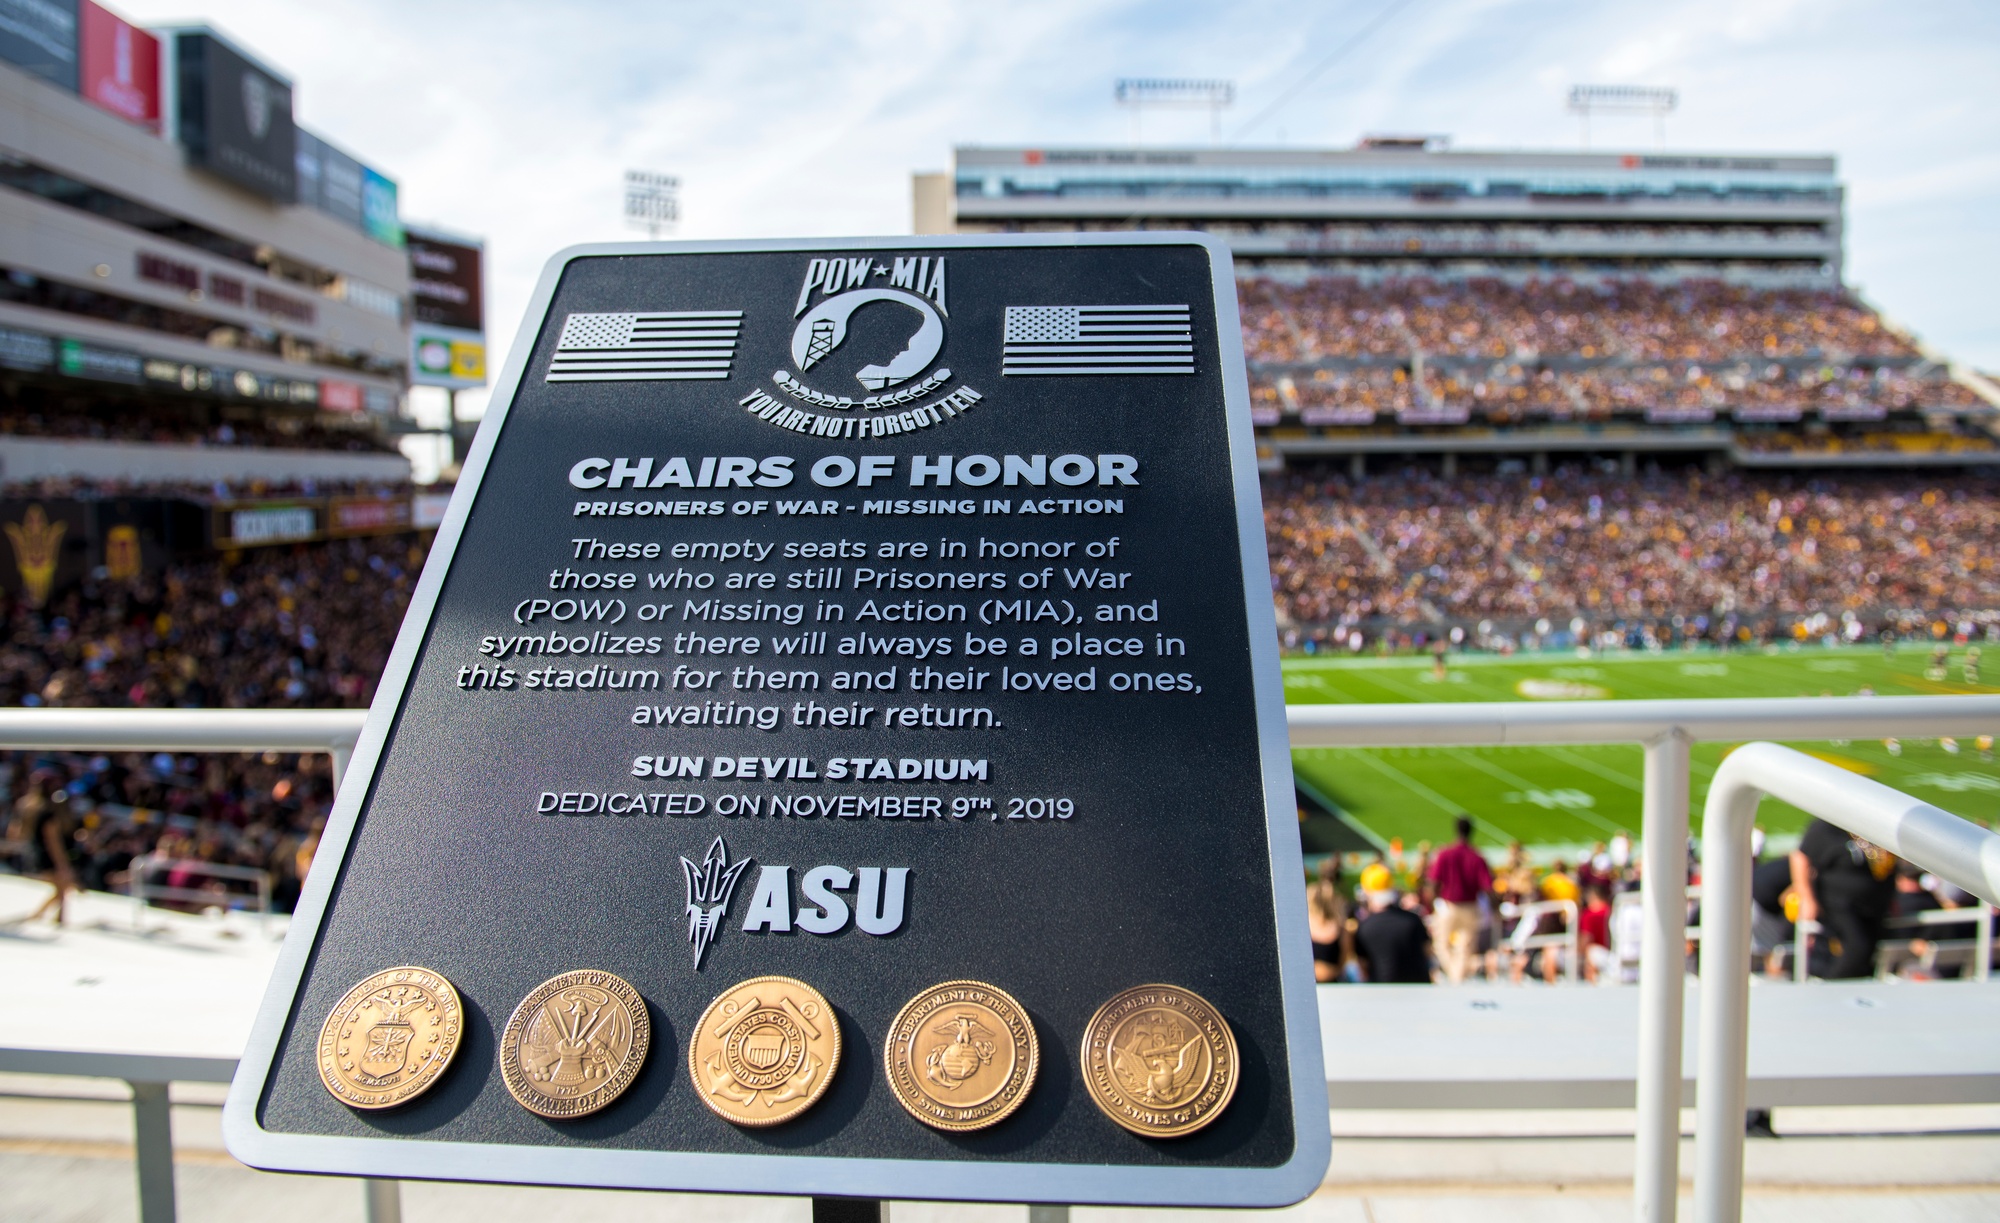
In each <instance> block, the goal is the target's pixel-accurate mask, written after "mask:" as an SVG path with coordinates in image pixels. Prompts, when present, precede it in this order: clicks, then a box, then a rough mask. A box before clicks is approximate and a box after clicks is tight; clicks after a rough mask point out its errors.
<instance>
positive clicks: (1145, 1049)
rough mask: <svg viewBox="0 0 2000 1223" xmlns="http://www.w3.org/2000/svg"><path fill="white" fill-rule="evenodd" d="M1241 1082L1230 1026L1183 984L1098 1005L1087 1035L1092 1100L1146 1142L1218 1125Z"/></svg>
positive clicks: (1140, 989)
mask: <svg viewBox="0 0 2000 1223" xmlns="http://www.w3.org/2000/svg"><path fill="white" fill-rule="evenodd" d="M1239 1077H1240V1075H1239V1072H1238V1065H1237V1059H1236V1034H1235V1033H1234V1032H1231V1031H1230V1030H1229V1021H1228V1020H1226V1019H1224V1018H1223V1017H1222V1014H1221V1012H1219V1011H1217V1010H1216V1009H1215V1007H1214V1005H1213V1004H1211V1003H1210V1002H1209V1001H1208V999H1206V998H1203V997H1202V996H1201V995H1200V994H1197V993H1195V992H1193V991H1192V990H1185V989H1181V988H1180V987H1179V986H1175V985H1140V986H1136V987H1134V988H1132V989H1128V990H1126V991H1124V992H1123V993H1121V994H1118V995H1117V996H1115V997H1113V998H1112V999H1111V1001H1109V1002H1107V1003H1105V1004H1104V1005H1103V1006H1101V1007H1099V1008H1097V1014H1095V1015H1093V1016H1091V1018H1090V1023H1089V1025H1088V1026H1086V1027H1085V1028H1084V1030H1083V1085H1084V1087H1085V1088H1086V1089H1088V1090H1089V1092H1090V1098H1091V1099H1092V1100H1093V1101H1094V1102H1096V1104H1097V1107H1099V1108H1101V1109H1103V1110H1104V1115H1105V1116H1107V1117H1109V1118H1111V1119H1112V1120H1113V1121H1116V1122H1117V1123H1118V1124H1119V1125H1122V1126H1124V1127H1125V1128H1126V1129H1128V1130H1131V1131H1132V1132H1133V1133H1135V1134H1140V1135H1143V1136H1145V1137H1147V1138H1181V1137H1185V1136H1186V1135H1188V1134H1192V1133H1194V1132H1195V1131H1196V1130H1199V1129H1201V1128H1202V1127H1203V1126H1205V1125H1207V1124H1208V1123H1209V1122H1211V1121H1213V1120H1215V1119H1216V1117H1218V1116H1220V1115H1221V1113H1222V1110H1223V1109H1225V1108H1227V1107H1229V1099H1230V1097H1231V1096H1233V1095H1235V1094H1236V1082H1237V1079H1238V1078H1239Z"/></svg>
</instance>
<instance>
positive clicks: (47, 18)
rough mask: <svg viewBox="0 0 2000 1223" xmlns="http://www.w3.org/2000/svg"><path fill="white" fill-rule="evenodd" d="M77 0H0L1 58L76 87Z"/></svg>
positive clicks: (57, 82)
mask: <svg viewBox="0 0 2000 1223" xmlns="http://www.w3.org/2000/svg"><path fill="white" fill-rule="evenodd" d="M76 44H77V0H0V59H4V60H6V61H7V62H8V63H10V64H13V65H15V66H16V67H20V68H25V69H27V70H28V71H29V72H32V73H34V74H35V75H36V76H39V77H42V78H43V79H45V80H47V81H48V82H49V83H50V84H53V85H57V86H59V87H61V88H63V89H67V90H70V91H71V92H72V93H73V92H75V91H76Z"/></svg>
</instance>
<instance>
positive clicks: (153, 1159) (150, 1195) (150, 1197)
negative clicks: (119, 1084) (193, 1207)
mask: <svg viewBox="0 0 2000 1223" xmlns="http://www.w3.org/2000/svg"><path fill="white" fill-rule="evenodd" d="M126 1082H127V1084H128V1085H129V1086H130V1087H131V1088H132V1154H133V1156H134V1159H133V1162H134V1163H135V1164H137V1165H138V1170H139V1223H174V1120H173V1106H172V1105H171V1104H170V1103H169V1102H168V1100H167V1085H166V1084H165V1083H141V1082H138V1081H136V1080H130V1079H128V1080H126Z"/></svg>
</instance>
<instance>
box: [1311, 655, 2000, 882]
mask: <svg viewBox="0 0 2000 1223" xmlns="http://www.w3.org/2000/svg"><path fill="white" fill-rule="evenodd" d="M1990 653H1991V655H1992V657H1991V659H1990V662H1989V665H1988V667H1987V670H1986V672H1985V673H1984V674H1983V675H1981V674H1976V673H1975V674H1968V673H1967V670H1966V659H1967V653H1966V651H1965V650H1963V649H1955V650H1953V651H1952V655H1951V661H1950V664H1949V666H1948V667H1947V668H1946V669H1945V673H1944V675H1943V676H1942V677H1940V676H1939V675H1938V674H1937V673H1936V672H1935V671H1934V670H1932V669H1931V651H1930V648H1929V647H1928V646H1911V647H1909V648H1906V649H1899V650H1898V651H1897V652H1896V653H1894V654H1893V655H1891V654H1885V652H1884V651H1883V650H1882V649H1881V648H1880V647H1879V646H1872V647H1852V648H1835V649H1828V648H1824V647H1817V646H1812V647H1803V648H1795V647H1780V648H1773V649H1757V650H1742V651H1734V652H1730V653H1727V654H1723V653H1716V652H1710V651H1704V652H1700V653H1683V652H1670V653H1661V654H1647V653H1638V652H1633V653H1625V652H1619V653H1613V654H1594V655H1592V656H1590V657H1578V656H1577V655H1576V654H1575V653H1568V654H1534V655H1514V656H1512V657H1501V656H1497V655H1464V656H1461V655H1453V656H1452V657H1451V659H1450V660H1449V663H1450V665H1449V668H1448V670H1447V672H1446V674H1445V676H1444V678H1443V679H1442V680H1440V679H1438V677H1437V676H1436V675H1434V674H1433V672H1432V664H1431V660H1430V659H1429V658H1428V657H1421V658H1417V657H1389V658H1381V657H1369V656H1364V657H1359V658H1333V657H1326V656H1322V657H1318V658H1309V657H1306V658H1288V659H1286V660H1285V664H1284V667H1285V699H1286V700H1287V701H1288V702H1289V703H1291V704H1295V705H1313V704H1353V703H1404V702H1412V701H1524V700H1632V699H1644V698H1668V697H1757V696H1851V695H1855V694H1858V693H1862V692H1869V691H1872V692H1873V693H1875V694H1877V695H1881V696H1906V695H1934V694H1941V693H1972V692H1981V693H1986V692H2000V686H1996V685H1995V684H1993V683H1988V682H1984V681H1985V680H1989V679H2000V650H1994V651H1990ZM1927 672H1928V674H1927ZM1993 733H1994V734H1995V735H2000V725H1996V726H1995V727H1994V728H1993ZM1733 746H1734V745H1733V744H1727V743H1698V744H1696V745H1695V746H1694V749H1693V767H1694V774H1693V779H1692V791H1691V802H1690V806H1691V808H1692V811H1691V814H1692V816H1693V818H1694V821H1695V831H1696V833H1697V834H1699V832H1700V827H1701V824H1700V820H1701V804H1702V800H1703V799H1704V798H1705V797H1706V795H1707V792H1708V780H1709V778H1710V777H1712V776H1713V775H1714V773H1715V769H1716V766H1717V765H1719V764H1720V763H1721V761H1722V758H1723V756H1724V755H1725V754H1727V753H1728V752H1729V751H1730V750H1731V749H1732V748H1733ZM1792 746H1794V747H1797V748H1799V749H1800V750H1802V751H1807V752H1811V753H1812V754H1814V755H1816V756H1818V757H1820V758H1821V759H1823V760H1828V761H1831V762H1832V763H1834V764H1837V765H1840V766H1841V767H1842V768H1846V769H1851V770H1853V771H1854V772H1856V773H1859V774H1861V775H1862V776H1865V777H1872V778H1874V779H1875V780H1877V781H1880V782H1882V783H1884V784H1885V785H1890V786H1894V787H1896V788H1897V789H1899V790H1904V791H1907V792H1909V793H1910V794H1913V795H1915V796H1916V797H1918V798H1921V799H1924V800H1925V801H1927V802H1931V803H1935V804H1937V805H1938V806H1940V807H1942V808H1944V809H1945V810H1947V811H1951V812H1955V813H1956V814H1959V815H1963V816H1966V817H1968V818H1970V819H1974V820H1978V821H1980V822H1981V823H1984V824H1987V825H1989V826H1990V825H1992V824H1993V823H1994V822H1995V820H1996V818H2000V762H1996V761H1995V760H1994V758H1993V753H1992V752H1991V751H1990V750H1989V751H1982V750H1981V748H1980V746H1979V744H1978V743H1977V742H1976V741H1975V740H1973V739H1970V738H1967V739H1961V740H1958V741H1957V742H1953V741H1950V740H1944V741H1940V740H1936V739H1922V740H1903V741H1901V742H1899V743H1887V742H1884V741H1882V740H1879V739H1871V740H1854V741H1832V742H1825V741H1822V742H1800V743H1793V744H1792ZM1292 763H1293V769H1294V772H1295V773H1296V775H1297V778H1298V782H1299V787H1300V789H1301V791H1303V792H1304V793H1305V794H1306V795H1307V796H1309V797H1311V798H1312V799H1315V800H1317V802H1318V803H1319V804H1321V805H1323V806H1324V807H1326V808H1327V809H1328V810H1329V811H1330V812H1332V813H1333V815H1334V816H1335V817H1337V821H1338V823H1337V824H1336V821H1335V820H1332V819H1327V818H1323V817H1322V818H1309V819H1308V820H1307V821H1306V822H1305V825H1304V826H1303V828H1302V830H1301V831H1302V833H1303V835H1304V839H1305V846H1306V851H1307V852H1308V853H1312V852H1320V851H1325V850H1330V849H1337V848H1351V847H1354V846H1355V845H1356V843H1357V834H1358V837H1359V838H1362V839H1365V840H1367V841H1369V842H1372V843H1373V844H1375V845H1378V846H1380V845H1385V844H1386V843H1387V842H1388V841H1390V840H1391V839H1393V838H1401V839H1402V840H1403V842H1404V844H1405V845H1408V846H1412V847H1413V846H1414V845H1415V844H1416V842H1418V841H1425V840H1428V841H1431V842H1434V843H1441V842H1444V841H1448V840H1450V839H1451V835H1452V833H1451V822H1452V817H1453V816H1455V815H1457V814H1458V813H1460V812H1466V813H1468V814H1470V815H1472V816H1473V818H1474V819H1475V820H1476V821H1477V822H1478V827H1479V833H1478V839H1479V841H1480V842H1481V843H1482V844H1484V845H1487V846H1489V847H1491V846H1501V845H1505V844H1506V843H1508V842H1510V841H1521V842H1523V843H1525V844H1527V845H1528V846H1530V847H1531V848H1533V849H1534V850H1536V851H1537V856H1539V857H1552V856H1558V855H1565V854H1568V855H1574V854H1575V853H1576V852H1577V851H1579V850H1581V849H1588V848H1589V847H1590V846H1591V845H1593V844H1595V843H1596V842H1598V841H1602V840H1605V839H1607V838H1609V837H1610V836H1612V835H1613V834H1614V833H1616V832H1618V831H1620V830H1623V831H1626V832H1629V833H1632V834H1634V835H1636V834H1637V833H1638V831H1639V808H1640V797H1639V777H1640V749H1639V747H1638V746H1637V745H1636V744H1635V745H1632V746H1624V745H1617V746H1598V747H1589V746H1579V747H1427V748H1369V749H1344V748H1337V749H1322V748H1315V749H1309V750H1301V751H1295V752H1293V753H1292ZM1757 822H1758V825H1759V826H1760V827H1761V828H1763V829H1764V830H1765V832H1766V833H1767V834H1768V835H1770V836H1771V837H1772V838H1773V839H1774V841H1775V842H1776V843H1777V844H1778V845H1785V844H1787V843H1789V842H1790V841H1792V840H1793V839H1795V838H1796V837H1797V835H1798V833H1799V832H1800V831H1801V830H1802V829H1803V828H1804V827H1805V823H1806V816H1805V814H1804V813H1803V812H1801V811H1799V810H1797V809H1796V808H1793V807H1790V806H1787V805H1785V804H1782V803H1778V802H1776V801H1774V800H1770V799H1767V800H1765V802H1764V804H1763V806H1762V807H1760V808H1759V810H1758V820H1757ZM1338 825H1344V827H1340V826H1338Z"/></svg>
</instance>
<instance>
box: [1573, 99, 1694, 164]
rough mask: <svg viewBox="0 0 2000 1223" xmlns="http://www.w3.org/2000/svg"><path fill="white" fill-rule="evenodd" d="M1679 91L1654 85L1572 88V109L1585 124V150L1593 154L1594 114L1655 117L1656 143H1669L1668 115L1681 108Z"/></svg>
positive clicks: (1654, 142)
mask: <svg viewBox="0 0 2000 1223" xmlns="http://www.w3.org/2000/svg"><path fill="white" fill-rule="evenodd" d="M1680 101H1681V95H1680V91H1679V90H1676V89H1667V88H1660V87H1656V86H1652V85H1572V86H1570V88H1569V110H1570V111H1571V113H1573V114H1575V115H1576V116H1577V118H1578V120H1580V121H1581V123H1582V125H1583V148H1584V151H1585V152H1589V151H1590V116H1591V115H1592V114H1593V113H1594V112H1603V113H1605V114H1619V115H1651V116H1653V144H1654V145H1655V146H1656V147H1662V148H1663V147H1665V146H1666V143H1667V115H1668V113H1669V112H1671V111H1672V110H1674V109H1675V108H1676V107H1678V106H1679V105H1680Z"/></svg>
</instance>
